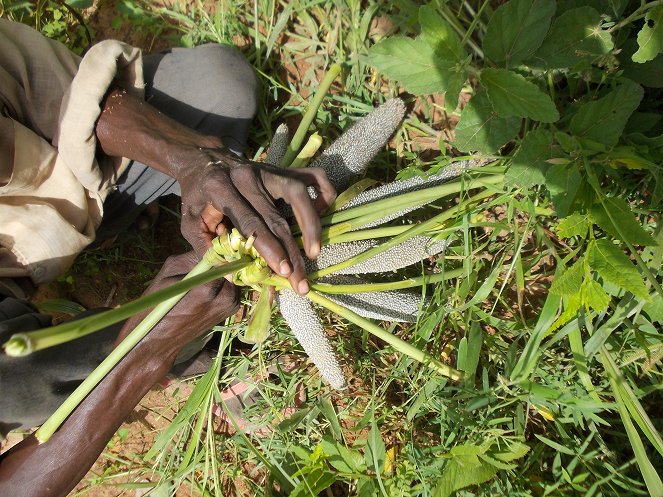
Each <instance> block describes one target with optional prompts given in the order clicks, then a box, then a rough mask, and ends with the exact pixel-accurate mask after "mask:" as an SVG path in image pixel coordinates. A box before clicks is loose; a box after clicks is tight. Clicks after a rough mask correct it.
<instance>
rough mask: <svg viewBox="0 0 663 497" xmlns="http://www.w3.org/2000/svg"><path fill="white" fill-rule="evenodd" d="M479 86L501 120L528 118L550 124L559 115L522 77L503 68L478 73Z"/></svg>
mask: <svg viewBox="0 0 663 497" xmlns="http://www.w3.org/2000/svg"><path fill="white" fill-rule="evenodd" d="M481 84H483V86H484V88H485V89H486V91H487V92H488V98H489V99H490V103H491V104H493V109H495V112H497V114H498V115H499V116H501V117H528V118H530V119H534V120H535V121H541V122H544V123H552V122H555V121H557V120H558V119H559V112H557V109H556V108H555V104H554V103H553V101H552V100H551V99H550V97H549V96H548V95H547V94H546V93H543V92H542V91H541V90H540V89H539V87H538V86H536V85H535V84H534V83H530V82H529V81H527V80H526V79H525V78H524V77H523V76H521V75H520V74H517V73H515V72H513V71H509V70H507V69H491V68H486V69H484V70H483V71H481Z"/></svg>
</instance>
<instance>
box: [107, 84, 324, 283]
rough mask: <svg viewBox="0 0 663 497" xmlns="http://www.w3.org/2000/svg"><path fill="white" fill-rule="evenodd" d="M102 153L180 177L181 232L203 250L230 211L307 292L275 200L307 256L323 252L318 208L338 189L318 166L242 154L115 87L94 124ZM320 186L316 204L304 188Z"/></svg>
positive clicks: (277, 267) (271, 261)
mask: <svg viewBox="0 0 663 497" xmlns="http://www.w3.org/2000/svg"><path fill="white" fill-rule="evenodd" d="M96 133H97V138H98V139H99V143H100V146H101V149H102V150H103V152H104V153H106V154H107V155H109V156H112V157H127V158H130V159H134V160H137V161H140V162H142V163H143V164H146V165H148V166H150V167H153V168H155V169H158V170H160V171H162V172H164V173H166V174H168V175H169V176H171V177H173V178H175V179H177V180H178V182H179V183H180V186H181V188H182V215H183V219H182V233H183V235H184V236H185V238H186V239H187V240H188V241H189V243H191V245H192V246H193V248H194V249H195V250H196V252H197V253H198V255H199V256H201V255H202V253H203V252H204V251H205V250H206V249H207V247H209V245H210V243H211V240H212V238H213V237H214V236H216V235H217V234H218V233H219V232H220V231H222V230H223V229H224V226H223V224H222V222H224V221H226V219H225V218H227V219H228V220H229V221H230V222H232V223H233V225H234V226H235V227H236V228H237V229H238V230H239V231H240V233H242V235H244V237H246V238H248V237H250V236H251V235H254V236H255V237H256V238H255V242H254V245H255V247H256V249H257V250H258V252H260V254H261V255H262V256H263V257H264V258H265V260H266V261H267V264H268V265H269V267H270V268H271V269H272V270H273V271H274V272H275V273H277V274H279V275H282V276H288V277H289V278H290V283H291V284H292V286H293V288H294V289H295V290H296V291H298V292H299V293H306V292H307V291H308V284H307V282H306V274H305V272H304V261H303V259H302V256H301V253H300V251H299V248H298V247H297V244H296V242H295V240H294V238H293V236H292V235H291V234H290V230H289V228H288V225H287V223H286V221H285V220H284V219H283V218H282V216H281V215H280V214H279V213H278V211H277V209H276V208H275V206H274V200H276V199H279V198H280V199H283V200H285V201H286V202H287V203H288V204H290V205H291V206H292V208H293V211H294V214H295V217H296V219H297V221H298V222H299V225H300V227H301V228H302V233H303V235H304V249H305V251H306V254H307V255H308V256H309V257H310V258H315V257H316V256H317V255H318V253H319V251H320V219H319V213H320V212H321V211H323V210H325V209H326V208H327V207H328V206H329V205H330V204H331V203H332V202H333V201H334V199H335V197H336V192H335V190H334V188H333V186H332V185H331V183H330V182H329V180H328V179H327V177H326V175H325V173H324V172H323V171H322V170H319V169H306V170H297V171H295V170H282V169H279V168H274V167H271V166H267V165H261V164H257V163H254V162H250V161H247V160H245V159H242V158H239V157H237V156H236V155H234V154H232V153H231V152H229V151H228V150H227V149H225V148H224V147H223V144H222V143H221V140H220V139H218V138H216V137H211V136H203V135H200V134H198V133H196V132H194V131H192V130H190V129H188V128H186V127H185V126H182V125H181V124H179V123H177V122H175V121H173V120H172V119H169V118H168V117H166V116H164V115H163V114H161V113H160V112H158V111H157V110H156V109H154V108H153V107H151V106H150V105H148V104H146V103H145V102H142V101H141V100H138V99H136V98H135V97H132V96H130V95H128V94H126V93H124V92H122V91H121V90H117V89H116V90H112V91H111V92H110V93H109V95H108V96H107V97H106V100H105V102H104V109H103V112H102V114H101V116H100V118H99V121H98V123H97V128H96ZM308 186H312V187H313V188H315V189H316V191H317V193H318V200H316V202H315V203H314V202H313V201H312V200H311V199H310V197H309V195H308V193H307V191H306V188H307V187H308Z"/></svg>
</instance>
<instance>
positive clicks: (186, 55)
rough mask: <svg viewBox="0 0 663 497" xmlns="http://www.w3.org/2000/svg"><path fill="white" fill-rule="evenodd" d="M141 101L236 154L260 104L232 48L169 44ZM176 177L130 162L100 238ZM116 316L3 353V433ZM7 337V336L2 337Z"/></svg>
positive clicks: (107, 340) (74, 380)
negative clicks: (66, 337)
mask: <svg viewBox="0 0 663 497" xmlns="http://www.w3.org/2000/svg"><path fill="white" fill-rule="evenodd" d="M144 75H145V81H146V84H147V86H146V100H147V101H148V102H149V103H150V104H151V105H153V106H154V107H156V108H157V109H159V110H160V111H161V112H163V113H164V114H165V115H167V116H169V117H171V118H173V119H175V120H176V121H179V122H180V123H182V124H184V125H186V126H188V127H189V128H193V129H195V130H197V131H199V132H201V133H203V134H207V135H216V136H219V137H220V138H222V139H223V141H224V144H225V145H226V146H227V147H228V148H230V149H231V150H233V151H234V152H236V153H238V154H239V153H241V152H242V151H243V150H244V147H245V146H246V139H247V136H248V133H249V127H250V125H251V121H252V119H253V116H254V114H255V112H256V109H257V79H256V76H255V73H254V72H253V69H252V68H251V66H250V65H249V64H248V62H247V61H246V59H245V58H244V57H243V56H242V55H241V54H240V53H239V52H238V51H237V50H235V49H234V48H231V47H226V46H222V45H202V46H200V47H196V48H192V49H183V48H174V49H172V50H170V51H168V52H166V53H161V54H155V55H148V56H146V57H145V59H144ZM179 193H180V189H179V185H178V184H177V182H176V181H175V180H174V179H172V178H170V177H168V176H167V175H165V174H163V173H161V172H159V171H156V170H154V169H151V168H149V167H147V166H146V165H144V164H141V163H139V162H132V163H131V164H130V165H129V167H128V169H127V170H126V171H125V172H124V174H123V175H122V176H121V177H120V179H119V181H118V183H117V189H116V190H115V191H114V192H112V193H111V194H110V195H109V196H108V198H107V199H106V202H105V204H104V219H103V222H102V225H101V227H100V228H99V230H98V232H97V237H98V238H99V239H102V238H106V237H109V236H112V235H114V234H117V233H119V232H121V231H123V230H125V229H126V228H127V227H128V226H129V225H130V224H131V222H132V221H133V220H135V218H136V217H137V216H138V215H139V214H140V212H141V210H142V209H143V207H144V206H145V205H146V204H148V203H150V202H152V201H154V200H156V199H157V198H159V197H161V196H163V195H168V194H176V195H179ZM120 327H121V323H120V324H118V325H115V326H113V327H111V328H109V329H106V330H102V331H100V332H97V333H94V334H92V335H88V336H87V337H84V338H81V339H78V340H75V341H73V342H69V343H65V344H62V345H60V346H57V347H52V348H50V349H47V350H44V351H41V352H37V353H34V354H32V355H29V356H26V357H21V358H10V357H7V356H6V355H4V354H0V395H1V397H0V436H2V435H3V434H4V433H6V432H7V431H9V430H13V429H17V428H22V427H23V428H29V427H33V426H37V425H39V424H41V423H42V422H43V421H44V420H45V419H46V418H47V417H48V416H50V415H51V413H52V412H53V411H55V409H56V408H57V407H58V406H59V405H60V404H61V403H62V402H63V401H64V400H65V399H66V398H67V396H68V395H69V394H70V393H71V392H72V391H73V390H74V389H75V388H76V387H77V386H78V385H79V384H80V382H81V381H83V380H84V379H85V378H86V377H87V375H88V374H89V373H90V372H91V371H92V370H93V369H94V368H95V367H96V366H97V365H98V364H99V363H100V362H101V361H102V360H103V359H104V358H105V357H106V355H107V354H108V353H109V352H110V350H111V349H112V346H113V341H114V340H115V337H116V336H117V333H118V331H119V329H120ZM0 338H3V340H2V341H3V342H4V340H6V339H7V338H8V337H0Z"/></svg>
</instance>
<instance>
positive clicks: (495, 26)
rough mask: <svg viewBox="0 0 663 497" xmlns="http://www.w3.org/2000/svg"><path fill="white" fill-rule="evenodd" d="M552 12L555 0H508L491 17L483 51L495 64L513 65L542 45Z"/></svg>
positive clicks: (553, 11)
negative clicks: (508, 0)
mask: <svg viewBox="0 0 663 497" xmlns="http://www.w3.org/2000/svg"><path fill="white" fill-rule="evenodd" d="M554 13H555V1H554V0H511V1H510V2H507V3H505V4H504V5H501V6H500V7H499V8H498V9H497V10H496V11H495V13H494V14H493V16H492V17H491V18H490V21H489V22H488V28H487V30H486V36H485V37H484V39H483V50H484V52H485V54H486V56H487V57H489V58H490V59H492V60H493V61H495V62H497V63H505V64H506V65H507V66H514V65H517V64H519V63H520V62H522V61H523V60H525V59H527V58H528V57H530V56H531V55H532V54H533V53H534V52H535V51H536V49H537V48H539V47H540V46H541V43H543V40H544V38H545V37H546V33H547V32H548V28H549V27H550V20H551V19H552V16H553V14H554Z"/></svg>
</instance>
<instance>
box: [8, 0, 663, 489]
mask: <svg viewBox="0 0 663 497" xmlns="http://www.w3.org/2000/svg"><path fill="white" fill-rule="evenodd" d="M661 4H663V2H660V1H652V2H645V1H642V2H639V1H627V0H622V1H620V0H578V1H567V0H559V1H557V2H555V1H553V0H511V1H510V2H503V1H482V0H474V1H456V0H449V1H442V0H439V1H433V2H428V3H425V2H412V1H408V0H396V1H391V2H380V1H370V0H369V1H364V2H359V1H352V0H343V1H342V0H336V1H334V0H297V1H290V2H285V1H277V0H255V1H253V2H232V1H222V0H219V1H211V0H206V1H203V0H198V1H195V0H191V1H183V0H182V1H178V0H163V1H157V0H117V1H106V2H104V1H103V0H98V1H94V2H92V1H89V0H67V1H66V2H64V1H54V0H40V1H37V2H23V1H6V0H5V1H4V2H2V3H1V4H0V5H1V9H2V15H3V16H8V17H10V18H13V19H15V20H18V21H21V22H26V23H28V24H31V25H33V26H35V27H36V28H37V29H39V30H41V31H42V32H43V33H44V34H46V35H47V36H51V37H53V38H56V39H59V40H60V41H62V42H64V43H66V44H67V45H68V46H69V47H71V48H72V49H73V50H75V51H77V52H79V53H81V52H82V51H84V50H85V48H86V47H87V46H88V45H89V43H90V42H94V41H99V40H101V39H104V38H117V39H121V40H124V41H127V42H129V43H132V44H134V45H137V46H140V47H142V48H143V49H144V50H145V51H146V52H150V51H156V50H161V49H164V48H166V47H169V46H178V45H181V46H193V45H197V44H200V43H204V42H210V41H211V42H219V43H227V44H233V45H235V46H237V47H238V48H240V50H242V51H243V52H244V53H245V55H246V56H247V57H248V59H249V60H250V61H251V63H252V64H253V66H254V67H255V69H256V71H257V73H258V74H259V76H260V79H261V81H262V97H263V105H262V106H261V109H260V112H259V115H258V116H257V118H256V124H255V126H254V129H253V133H252V136H251V143H250V152H249V156H250V157H251V158H260V157H261V156H262V155H263V152H264V150H265V148H266V147H267V146H268V144H269V142H270V139H271V136H272V133H273V132H274V130H275V128H276V126H277V125H278V124H279V123H281V122H287V123H289V124H290V125H291V129H294V127H295V125H296V123H297V122H298V120H299V118H300V116H301V115H302V110H303V109H304V107H305V105H306V101H307V98H308V97H309V96H310V95H311V94H312V93H313V92H314V91H315V89H316V86H317V84H318V82H319V81H320V79H321V77H322V75H323V74H324V72H325V69H326V68H327V67H328V66H329V65H330V64H331V63H334V62H338V63H342V64H343V68H344V69H343V73H342V78H341V79H340V81H339V82H338V83H337V84H336V85H334V87H333V88H332V91H331V94H330V95H329V97H328V98H327V100H326V102H325V104H324V106H323V108H322V109H321V110H320V112H319V113H318V117H317V120H316V122H315V126H316V128H317V130H318V132H319V133H320V134H321V135H322V136H323V137H324V138H325V140H326V141H327V142H328V143H329V142H331V141H332V140H333V138H334V137H336V136H338V135H339V134H340V133H341V132H342V130H344V129H346V128H347V127H348V126H350V125H351V124H352V123H353V122H354V121H355V120H356V119H357V118H359V117H361V116H363V115H365V114H366V113H367V112H369V111H370V110H371V109H372V108H373V107H374V106H375V105H376V104H378V103H380V102H382V101H384V100H385V99H387V98H389V97H392V96H396V95H399V96H401V97H402V98H404V99H405V101H406V102H407V104H408V110H409V112H408V116H407V118H406V120H405V122H404V123H403V125H402V126H401V128H400V129H399V131H398V132H397V134H396V135H395V136H394V137H393V139H392V140H391V142H390V144H389V147H388V149H385V150H384V151H383V152H382V153H381V154H380V155H379V157H378V158H377V159H376V160H375V161H374V164H373V166H372V168H371V169H370V170H369V173H368V176H370V177H371V178H373V179H376V180H378V181H387V180H392V179H393V178H395V177H400V178H402V177H408V176H412V175H418V174H426V172H434V171H436V170H439V168H441V167H443V166H444V165H446V164H447V163H448V162H449V160H450V159H451V158H452V157H457V156H461V155H465V154H468V153H472V154H474V155H478V156H480V157H483V158H493V159H496V160H499V161H501V162H502V163H504V164H506V165H508V166H509V170H508V173H507V184H506V185H505V190H504V191H503V192H497V193H496V195H495V196H494V197H493V198H492V199H491V200H490V201H489V202H488V203H486V204H484V205H482V206H481V208H479V209H477V210H476V212H473V213H471V214H468V215H464V216H463V217H462V218H459V219H456V220H454V223H453V224H452V225H451V226H450V236H451V237H452V240H453V243H452V244H451V246H450V248H449V249H448V250H447V252H446V253H445V254H444V256H443V257H439V258H438V259H437V260H430V261H425V263H424V265H423V266H424V267H422V268H423V269H431V270H434V269H436V268H437V269H439V268H441V267H442V266H444V267H445V268H462V269H463V275H462V276H461V277H459V278H457V279H455V280H452V281H450V282H448V283H446V284H440V285H437V286H436V287H434V288H430V289H428V292H427V295H428V296H429V297H430V298H431V305H429V306H428V307H427V308H425V309H422V315H421V317H420V318H419V320H418V322H417V323H416V324H414V325H412V326H395V325H392V326H390V328H389V329H390V330H391V331H393V332H395V333H397V334H399V336H401V337H402V338H404V339H406V340H408V341H410V342H412V343H413V344H415V345H417V346H419V347H423V348H426V349H427V350H429V351H430V352H433V353H435V354H436V355H438V356H441V357H445V358H446V360H448V361H449V363H450V364H452V365H454V366H455V367H457V368H458V369H461V370H463V371H464V372H465V379H464V381H463V382H462V383H461V384H452V383H450V382H447V381H446V380H445V379H444V378H442V377H436V376H434V375H431V374H430V373H429V371H427V370H425V369H424V368H421V367H420V366H419V365H417V364H414V363H412V362H411V361H409V360H407V359H406V358H403V357H402V356H400V355H399V354H397V353H395V352H394V351H393V350H392V349H390V348H388V347H385V346H384V344H382V343H379V342H377V341H375V340H373V339H371V337H370V336H368V335H367V334H366V333H363V332H361V331H359V330H358V329H356V328H355V327H353V326H352V325H349V324H347V323H345V322H342V321H338V320H333V319H328V320H327V322H326V324H327V327H328V331H329V333H330V335H332V336H333V339H334V341H335V343H336V344H337V346H338V350H339V354H340V355H341V356H342V357H343V358H344V360H345V363H346V366H347V367H346V373H348V375H350V388H349V390H347V391H342V392H333V391H331V390H330V389H329V387H327V386H326V385H324V384H323V383H322V382H321V380H320V378H319V376H318V375H317V373H316V371H315V370H314V369H313V368H312V367H311V366H310V365H308V364H307V363H306V360H305V356H304V354H303V352H302V351H301V349H300V348H299V345H298V344H297V342H296V341H295V340H294V339H293V338H292V337H291V336H290V334H289V333H288V330H287V328H286V327H285V326H283V323H281V322H280V321H279V319H278V316H277V317H276V318H275V321H274V329H273V330H272V334H271V335H270V337H269V338H268V340H267V341H266V342H265V343H263V344H262V346H260V347H255V348H249V347H246V346H242V345H241V344H236V343H233V344H232V346H230V344H231V338H232V336H233V335H234V334H235V333H236V332H237V331H238V330H241V328H242V326H243V325H242V323H241V317H242V316H241V315H240V316H237V317H236V318H235V319H233V320H231V322H229V323H228V326H225V327H221V328H219V339H218V341H219V350H220V353H219V358H218V360H217V361H215V362H214V363H213V364H214V367H213V369H212V373H211V374H208V375H205V376H204V377H203V378H202V379H201V380H198V382H197V383H196V385H197V386H196V387H195V388H194V390H193V394H191V395H190V396H189V393H190V392H191V390H190V387H188V386H187V385H186V384H179V383H178V384H175V385H174V386H173V385H171V386H170V387H168V388H166V389H161V390H155V391H153V392H151V393H150V394H149V395H148V397H146V399H145V400H144V401H143V403H141V405H140V406H139V407H138V408H137V409H136V411H135V413H134V416H133V417H132V419H130V420H128V422H127V423H126V424H125V425H124V426H123V427H122V428H121V429H120V430H119V431H118V433H117V435H116V436H115V437H114V438H113V440H112V441H111V442H110V443H109V446H108V448H107V450H106V451H105V453H104V454H103V455H102V457H101V458H100V459H99V461H98V462H97V464H96V465H95V467H94V468H93V470H92V471H91V472H90V474H89V475H88V477H86V480H85V481H84V482H82V483H81V485H79V487H77V489H76V491H75V492H74V495H94V496H101V495H154V496H161V495H178V496H179V495H181V496H185V495H253V494H259V495H262V494H278V495H285V494H290V495H311V494H313V495H317V494H319V493H322V494H323V495H360V496H371V495H389V496H391V495H417V496H418V495H436V496H446V495H451V494H453V493H454V492H456V495H514V496H515V495H523V496H525V495H528V496H529V495H534V496H543V495H587V496H598V495H655V496H660V495H663V485H661V480H660V474H661V472H663V442H662V441H661V437H660V430H661V426H662V425H663V419H662V417H663V413H662V406H663V399H662V398H661V369H660V360H661V358H662V357H663V346H662V343H663V342H662V340H661V338H662V336H661V323H662V322H663V296H662V291H661V262H662V261H663V234H662V232H661V203H660V201H661V195H662V193H663V190H662V184H661V177H662V176H661V159H662V158H663V152H662V150H661V149H662V148H663V139H662V138H663V121H661V90H660V87H661V86H663V59H662V56H661V55H659V52H660V51H661V50H662V49H663V24H661V21H663V6H662V5H661ZM634 59H635V60H634ZM477 153H478V154H477ZM444 207H445V206H444V205H443V204H439V205H436V206H434V207H432V208H431V210H435V209H442V208H444ZM178 233H179V230H178V206H177V201H176V200H172V199H171V200H169V201H167V202H165V204H164V205H162V213H161V218H160V221H159V223H158V224H157V226H156V227H155V228H154V229H153V230H151V231H147V232H146V231H135V230H134V231H131V232H129V233H127V234H126V235H124V236H122V237H121V238H120V239H118V240H117V241H116V242H115V243H114V244H113V245H111V246H110V247H108V248H105V249H103V250H97V251H94V252H87V253H85V254H83V255H82V256H81V257H80V258H79V260H78V262H77V264H76V266H75V267H74V268H73V269H72V270H71V271H70V273H69V274H68V275H66V276H65V277H64V278H63V279H62V281H60V282H58V283H57V284H54V285H51V286H50V287H49V288H46V289H43V290H42V293H41V295H40V300H42V305H43V306H44V307H45V308H51V309H54V310H58V311H66V312H75V311H76V309H77V308H78V306H83V307H93V306H98V305H115V304H118V303H122V302H125V301H126V300H127V299H130V298H134V297H136V296H137V295H139V294H140V293H141V291H142V288H143V284H144V283H145V282H147V281H148V280H149V279H150V278H151V276H153V275H154V274H155V272H156V271H157V270H158V268H159V267H160V264H161V262H162V261H163V260H164V259H165V257H166V256H167V255H169V254H170V253H172V252H174V251H180V250H184V249H185V243H184V242H183V241H182V244H181V246H179V247H174V245H177V243H175V244H174V243H173V239H178ZM422 268H420V270H421V269H422ZM57 299H60V300H57ZM246 306H247V307H250V306H251V303H250V302H248V301H247V304H246ZM217 377H218V378H219V379H220V382H219V384H218V385H217V382H216V381H215V380H214V379H215V378H217ZM237 379H239V380H241V381H243V382H246V383H249V384H251V385H253V386H254V388H255V389H254V391H253V394H252V396H251V400H252V403H250V405H249V406H248V407H246V409H244V410H243V411H242V412H241V413H240V416H241V419H242V420H244V421H246V423H247V426H246V427H245V428H244V429H237V428H238V427H239V426H238V421H239V420H238V419H237V418H236V417H234V416H233V415H232V413H230V415H229V414H228V412H229V411H228V410H227V409H225V408H224V402H223V395H222V393H221V392H223V391H224V389H226V388H227V386H228V385H229V384H230V383H231V382H232V381H233V380H237ZM187 399H188V400H187ZM185 402H186V403H185ZM208 413H215V415H209V416H206V415H205V414H208ZM224 413H225V414H224ZM171 421H172V423H171Z"/></svg>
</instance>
